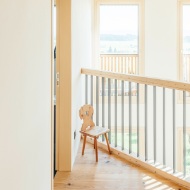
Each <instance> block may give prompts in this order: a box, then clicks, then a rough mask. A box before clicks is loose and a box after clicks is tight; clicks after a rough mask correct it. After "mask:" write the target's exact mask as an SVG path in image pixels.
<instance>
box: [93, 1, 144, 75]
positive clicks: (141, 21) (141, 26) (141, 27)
mask: <svg viewBox="0 0 190 190" xmlns="http://www.w3.org/2000/svg"><path fill="white" fill-rule="evenodd" d="M101 5H138V7H139V25H138V28H139V41H138V42H139V52H138V56H139V60H138V61H139V73H138V74H139V75H144V49H145V48H144V16H145V15H144V0H95V1H94V33H93V35H92V37H93V44H92V45H93V48H92V50H93V53H92V57H93V60H95V61H94V62H93V65H92V66H93V68H96V69H100V61H99V60H100V53H99V47H100V44H99V35H100V34H99V31H100V30H99V29H100V28H99V26H100V22H99V20H100V6H101Z"/></svg>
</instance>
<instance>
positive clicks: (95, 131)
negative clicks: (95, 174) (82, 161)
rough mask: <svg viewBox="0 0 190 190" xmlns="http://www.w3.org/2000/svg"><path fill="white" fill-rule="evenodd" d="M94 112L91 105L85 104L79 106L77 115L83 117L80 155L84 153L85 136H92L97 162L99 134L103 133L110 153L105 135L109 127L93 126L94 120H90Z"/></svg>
mask: <svg viewBox="0 0 190 190" xmlns="http://www.w3.org/2000/svg"><path fill="white" fill-rule="evenodd" d="M93 113H94V110H93V107H92V106H91V105H88V104H85V105H84V106H82V107H81V109H80V110H79V116H80V118H81V119H83V124H82V127H81V131H80V133H81V134H82V135H83V136H84V140H83V147H82V155H84V149H85V144H86V137H87V136H89V137H92V138H94V149H95V152H96V162H98V146H97V139H98V137H99V136H100V135H104V136H105V139H106V143H107V146H108V151H109V153H110V154H111V150H110V146H109V141H108V137H107V133H108V132H109V131H110V130H109V129H106V128H103V127H100V126H95V124H94V122H93V121H92V115H93Z"/></svg>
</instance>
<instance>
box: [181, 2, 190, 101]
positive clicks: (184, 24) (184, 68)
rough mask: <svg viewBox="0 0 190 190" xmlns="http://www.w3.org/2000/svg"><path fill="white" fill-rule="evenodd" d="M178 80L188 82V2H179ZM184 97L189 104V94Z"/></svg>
mask: <svg viewBox="0 0 190 190" xmlns="http://www.w3.org/2000/svg"><path fill="white" fill-rule="evenodd" d="M179 80H181V81H183V82H190V0H181V1H180V2H179ZM186 95H187V97H188V98H187V101H188V103H189V102H190V93H186ZM179 100H182V94H180V98H179Z"/></svg>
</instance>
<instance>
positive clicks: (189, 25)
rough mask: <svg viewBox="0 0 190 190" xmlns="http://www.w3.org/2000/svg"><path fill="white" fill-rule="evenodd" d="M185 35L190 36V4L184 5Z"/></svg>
mask: <svg viewBox="0 0 190 190" xmlns="http://www.w3.org/2000/svg"><path fill="white" fill-rule="evenodd" d="M183 35H184V36H187V35H188V36H190V5H184V6H183Z"/></svg>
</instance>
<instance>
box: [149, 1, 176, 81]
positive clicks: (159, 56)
mask: <svg viewBox="0 0 190 190" xmlns="http://www.w3.org/2000/svg"><path fill="white" fill-rule="evenodd" d="M177 53H178V52H177V1H174V0H167V1H166V0H159V1H157V0H145V75H146V76H152V77H158V78H165V79H174V80H177V61H178V60H177ZM168 71H169V72H168Z"/></svg>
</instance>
